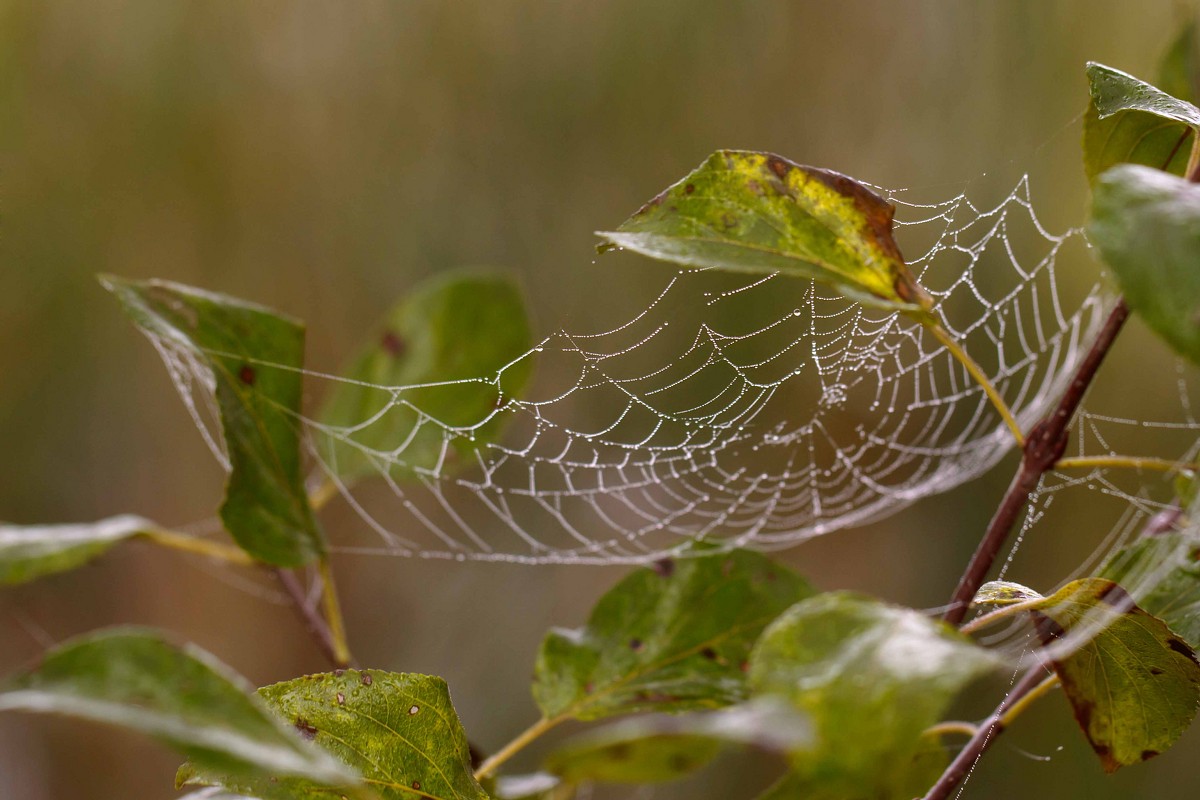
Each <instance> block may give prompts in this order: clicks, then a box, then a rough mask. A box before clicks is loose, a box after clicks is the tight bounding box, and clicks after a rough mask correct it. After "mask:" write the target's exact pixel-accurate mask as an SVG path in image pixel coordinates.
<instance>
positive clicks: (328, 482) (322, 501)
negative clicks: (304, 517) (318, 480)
mask: <svg viewBox="0 0 1200 800" xmlns="http://www.w3.org/2000/svg"><path fill="white" fill-rule="evenodd" d="M337 495H338V485H337V481H335V480H334V479H333V478H326V479H325V482H324V483H322V484H321V485H320V486H318V487H317V488H316V489H315V490H314V491H313V492H311V493H310V494H309V495H308V504H309V505H310V506H312V510H313V511H320V510H321V509H322V508H324V507H325V505H326V504H327V503H328V502H329V501H330V500H332V499H333V498H335V497H337Z"/></svg>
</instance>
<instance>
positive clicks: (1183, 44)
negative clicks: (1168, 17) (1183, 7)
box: [1158, 19, 1200, 104]
mask: <svg viewBox="0 0 1200 800" xmlns="http://www.w3.org/2000/svg"><path fill="white" fill-rule="evenodd" d="M1198 34H1200V28H1198V27H1197V25H1196V20H1195V19H1192V20H1189V21H1188V23H1187V24H1186V25H1184V26H1183V28H1182V29H1180V31H1179V34H1178V35H1177V36H1176V37H1175V41H1173V42H1171V44H1170V46H1169V47H1168V48H1167V51H1166V53H1164V54H1163V59H1162V64H1161V65H1160V66H1159V75H1158V85H1159V87H1160V88H1161V89H1162V90H1163V91H1164V92H1166V93H1167V94H1169V95H1171V96H1172V97H1178V98H1179V99H1180V100H1186V101H1187V102H1189V103H1193V104H1194V103H1195V102H1196V98H1197V97H1198V96H1200V92H1197V88H1198V87H1200V53H1198V51H1197V47H1196V45H1197V41H1196V38H1197V35H1198Z"/></svg>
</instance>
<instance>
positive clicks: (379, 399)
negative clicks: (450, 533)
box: [317, 270, 532, 480]
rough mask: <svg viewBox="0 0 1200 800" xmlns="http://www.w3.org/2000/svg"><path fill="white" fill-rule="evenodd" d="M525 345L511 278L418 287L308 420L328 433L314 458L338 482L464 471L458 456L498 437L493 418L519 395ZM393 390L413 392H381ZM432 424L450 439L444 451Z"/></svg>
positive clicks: (499, 426)
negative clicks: (445, 428)
mask: <svg viewBox="0 0 1200 800" xmlns="http://www.w3.org/2000/svg"><path fill="white" fill-rule="evenodd" d="M530 336H531V334H530V325H529V319H528V315H527V313H526V310H525V302H524V299H523V298H522V295H521V290H520V288H519V287H518V286H517V284H516V282H515V281H514V280H513V279H512V278H511V277H509V276H507V275H504V274H502V273H498V272H490V271H484V270H455V271H451V272H448V273H444V274H441V275H438V276H436V277H435V278H433V279H431V280H427V281H425V282H424V283H422V284H420V285H419V286H418V287H417V288H416V289H414V290H413V292H412V293H410V294H409V295H408V296H406V297H405V298H404V299H403V300H402V301H401V302H400V303H398V304H397V305H396V306H395V308H393V309H392V310H391V311H390V312H389V313H388V315H387V316H386V317H385V318H384V320H383V321H382V322H381V324H379V325H378V326H376V328H375V329H374V330H373V331H372V332H371V334H370V336H369V337H368V339H367V341H366V343H365V344H364V345H363V346H362V348H361V349H360V350H359V352H358V353H357V354H356V355H355V356H354V357H353V358H352V359H351V360H350V363H349V366H348V367H347V368H346V369H345V370H344V372H343V376H344V377H346V378H348V379H349V381H347V382H339V383H338V384H336V386H335V387H334V389H333V391H332V392H331V393H330V395H329V397H328V398H327V399H326V401H325V404H324V406H323V408H322V410H321V412H320V413H319V414H318V415H317V419H318V420H319V421H320V422H321V423H322V424H323V425H325V426H327V428H328V435H326V436H324V437H322V439H321V441H320V445H321V454H322V458H323V459H324V460H325V462H326V464H328V465H329V467H330V469H331V470H332V471H333V472H334V474H336V475H337V476H338V477H340V478H343V479H346V480H353V479H357V478H361V477H364V476H368V475H374V474H377V473H378V472H380V471H382V472H385V473H386V472H390V474H391V475H392V477H394V478H397V479H400V478H405V477H411V476H412V474H413V473H414V472H416V473H420V472H425V473H428V472H431V471H436V472H439V473H444V472H445V470H446V468H447V467H453V466H455V465H456V464H459V465H461V464H463V463H471V462H470V461H469V460H468V459H467V458H466V457H467V456H469V455H470V454H471V453H472V452H474V450H476V449H477V448H479V447H482V446H484V445H486V444H488V443H490V442H493V441H495V440H496V439H497V438H499V436H500V435H501V434H502V433H503V429H504V424H505V422H506V421H507V420H508V417H509V415H504V414H501V413H498V412H499V410H500V409H501V408H503V407H504V405H505V404H506V403H507V402H508V401H509V400H511V399H513V398H516V397H519V396H520V394H521V393H522V392H523V391H524V389H525V385H526V383H527V382H528V380H529V374H530V367H531V362H530V360H529V359H522V358H521V356H523V355H525V354H526V353H528V352H529V350H530V347H531V344H532V343H531V341H530ZM497 376H499V377H497ZM401 386H413V387H416V388H412V389H406V390H405V391H403V392H401V393H395V392H393V391H392V390H389V388H387V387H401ZM425 417H430V418H433V419H435V420H437V421H438V422H439V423H440V425H430V424H427V423H426V424H422V421H423V419H424V418H425ZM442 425H444V426H448V427H450V428H456V429H458V432H459V435H458V436H456V437H455V438H454V439H452V440H451V441H450V447H449V448H447V447H446V441H445V436H444V435H443V433H444V431H443V428H442V427H441V426H442ZM393 454H394V455H393ZM447 460H449V463H447ZM376 465H380V466H379V467H377V466H376Z"/></svg>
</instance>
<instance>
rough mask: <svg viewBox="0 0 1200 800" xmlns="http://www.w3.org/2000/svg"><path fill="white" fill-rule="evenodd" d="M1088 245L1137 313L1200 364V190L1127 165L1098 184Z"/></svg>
mask: <svg viewBox="0 0 1200 800" xmlns="http://www.w3.org/2000/svg"><path fill="white" fill-rule="evenodd" d="M1088 238H1089V239H1090V240H1091V241H1092V243H1093V244H1094V245H1095V246H1096V247H1097V248H1098V249H1099V251H1100V254H1101V256H1103V258H1104V262H1105V263H1106V264H1108V266H1109V267H1110V268H1111V269H1112V271H1113V274H1114V275H1115V276H1116V279H1117V283H1118V284H1119V285H1120V287H1121V291H1122V292H1123V293H1124V295H1125V299H1126V301H1127V302H1128V303H1129V306H1130V308H1132V309H1133V310H1134V311H1136V312H1137V313H1138V314H1139V315H1140V316H1141V317H1142V319H1143V320H1145V322H1146V324H1147V325H1149V326H1150V328H1151V329H1153V330H1154V331H1155V333H1157V334H1158V335H1159V336H1161V337H1162V338H1163V339H1165V340H1166V341H1167V342H1168V343H1169V344H1170V345H1171V346H1172V347H1174V348H1175V350H1176V351H1178V352H1179V353H1180V354H1182V355H1183V356H1185V357H1187V358H1189V359H1191V360H1192V361H1193V362H1196V363H1200V270H1197V269H1196V264H1197V263H1198V261H1200V185H1196V184H1192V183H1189V182H1187V181H1185V180H1183V179H1182V178H1176V177H1174V176H1173V175H1167V174H1166V173H1164V172H1159V171H1158V170H1154V169H1148V168H1146V167H1138V166H1133V165H1128V164H1126V165H1121V166H1117V167H1113V168H1112V169H1110V170H1109V171H1108V172H1106V173H1104V175H1103V176H1101V178H1100V179H1099V180H1098V181H1097V182H1096V185H1095V187H1094V190H1093V192H1092V219H1091V223H1090V224H1089V226H1088Z"/></svg>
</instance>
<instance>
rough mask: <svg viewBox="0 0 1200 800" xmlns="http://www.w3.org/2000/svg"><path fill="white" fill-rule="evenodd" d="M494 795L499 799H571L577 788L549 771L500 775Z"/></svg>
mask: <svg viewBox="0 0 1200 800" xmlns="http://www.w3.org/2000/svg"><path fill="white" fill-rule="evenodd" d="M492 796H493V797H496V798H498V800H569V798H572V797H574V796H575V788H574V786H572V785H571V784H569V783H563V780H562V778H560V777H558V776H557V775H551V774H550V773H549V772H532V773H529V774H527V775H500V776H498V777H497V778H496V788H495V791H494V792H492Z"/></svg>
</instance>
